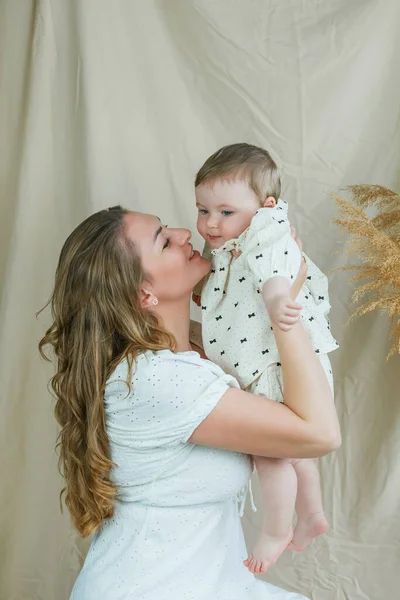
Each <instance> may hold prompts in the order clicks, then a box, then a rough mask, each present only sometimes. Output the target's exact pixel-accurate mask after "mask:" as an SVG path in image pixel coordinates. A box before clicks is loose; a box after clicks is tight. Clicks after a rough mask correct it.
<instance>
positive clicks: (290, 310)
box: [262, 267, 307, 331]
mask: <svg viewBox="0 0 400 600" xmlns="http://www.w3.org/2000/svg"><path fill="white" fill-rule="evenodd" d="M304 269H305V268H304V267H301V269H300V270H299V274H298V276H297V277H296V280H295V282H294V283H293V285H292V286H291V284H290V281H289V280H288V279H286V277H278V276H277V277H272V278H271V279H269V280H268V281H266V282H265V284H264V286H263V290H262V295H263V299H264V304H265V307H266V309H267V312H268V315H269V318H270V319H271V322H272V323H273V324H274V325H276V326H278V327H279V329H282V331H289V330H290V329H291V328H292V327H293V325H294V324H295V323H297V321H298V320H299V318H300V312H301V309H302V306H301V304H298V303H297V302H296V296H297V294H298V293H299V291H300V288H301V285H302V281H303V277H304V273H305V274H306V273H307V271H306V270H305V271H304ZM303 271H304V273H303ZM297 288H298V289H297Z"/></svg>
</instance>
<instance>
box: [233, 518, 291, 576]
mask: <svg viewBox="0 0 400 600" xmlns="http://www.w3.org/2000/svg"><path fill="white" fill-rule="evenodd" d="M292 536H293V530H292V528H290V530H289V531H288V532H287V534H286V535H284V536H272V535H268V534H266V533H264V534H261V536H260V538H259V540H258V542H257V544H256V547H255V548H254V550H253V552H252V554H250V556H249V558H247V559H246V560H245V561H243V564H244V566H245V567H247V568H248V569H249V571H251V573H255V574H256V575H258V574H261V573H265V572H266V570H267V569H268V568H269V567H270V566H271V565H273V564H274V563H276V561H277V560H278V558H279V557H280V556H281V554H283V552H284V551H285V550H286V548H287V546H288V544H289V542H290V540H291V539H292Z"/></svg>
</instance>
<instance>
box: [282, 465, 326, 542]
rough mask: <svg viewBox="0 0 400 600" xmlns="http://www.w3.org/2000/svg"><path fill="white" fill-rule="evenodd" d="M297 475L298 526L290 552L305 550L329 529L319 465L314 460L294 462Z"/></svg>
mask: <svg viewBox="0 0 400 600" xmlns="http://www.w3.org/2000/svg"><path fill="white" fill-rule="evenodd" d="M292 462H293V467H294V470H295V472H296V475H297V499H296V513H297V525H296V527H295V530H294V534H293V540H292V543H291V544H290V546H289V549H290V550H304V548H306V547H307V546H308V544H309V543H310V542H311V541H312V540H313V539H314V538H315V537H317V536H318V535H322V534H323V533H325V532H326V530H327V529H328V521H327V520H326V517H325V514H324V508H323V506H322V495H321V487H320V481H319V473H318V469H317V465H316V464H315V462H314V461H313V460H312V459H307V460H306V459H300V460H293V461H292Z"/></svg>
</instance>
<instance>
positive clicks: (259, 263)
mask: <svg viewBox="0 0 400 600" xmlns="http://www.w3.org/2000/svg"><path fill="white" fill-rule="evenodd" d="M244 254H245V259H246V262H247V267H248V269H249V271H250V272H251V273H252V275H253V278H254V282H255V284H256V285H257V286H258V287H260V288H261V287H262V285H263V284H264V283H265V282H266V281H268V279H271V277H276V276H281V277H286V278H287V279H289V280H293V279H294V277H295V276H296V275H297V272H298V270H299V267H300V263H301V252H300V250H299V247H298V246H297V244H296V242H295V241H294V240H293V238H292V235H291V231H290V223H289V220H288V218H287V214H286V213H285V211H283V210H282V212H280V211H279V209H276V208H275V209H271V208H261V209H259V210H258V211H257V213H256V214H255V216H254V217H253V219H252V222H251V225H250V228H249V232H248V238H247V239H246V244H245V248H244Z"/></svg>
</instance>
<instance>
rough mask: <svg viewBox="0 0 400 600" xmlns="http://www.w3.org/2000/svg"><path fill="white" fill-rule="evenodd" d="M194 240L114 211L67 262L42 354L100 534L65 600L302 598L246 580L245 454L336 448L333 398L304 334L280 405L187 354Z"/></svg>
mask: <svg viewBox="0 0 400 600" xmlns="http://www.w3.org/2000/svg"><path fill="white" fill-rule="evenodd" d="M190 237H191V234H190V232H189V231H188V230H186V229H169V228H167V227H166V226H163V225H162V224H161V223H160V221H159V219H158V218H157V217H154V216H152V215H145V214H141V213H134V212H129V211H127V210H124V209H122V208H120V207H115V208H112V209H109V210H103V211H100V212H98V213H96V214H94V215H92V216H91V217H89V218H88V219H86V221H84V222H83V223H81V224H80V225H79V226H78V227H77V228H76V229H75V231H73V233H72V234H71V235H70V236H69V238H68V239H67V241H66V242H65V244H64V247H63V249H62V252H61V256H60V260H59V264H58V268H57V272H56V280H55V288H54V292H53V295H52V299H51V303H52V311H53V318H54V322H53V324H52V326H51V327H50V329H49V330H48V331H47V333H46V335H45V337H44V338H43V339H42V340H41V342H40V349H41V351H43V347H44V346H45V345H46V344H50V345H52V346H53V347H54V350H55V354H56V356H57V360H58V369H57V374H56V375H55V376H54V378H53V379H52V386H53V389H54V392H55V394H56V397H57V404H56V417H57V419H58V421H59V423H60V425H61V433H60V440H59V442H60V450H61V453H60V463H61V466H62V469H63V473H64V476H65V478H66V504H67V506H68V508H69V511H70V513H71V517H72V520H73V523H74V525H75V527H76V528H77V529H78V530H79V531H80V532H81V534H83V535H88V534H90V533H92V532H95V535H94V538H93V541H92V544H91V547H90V550H89V553H88V555H87V557H86V561H85V564H84V566H83V568H82V571H81V573H80V575H79V577H78V579H77V581H76V584H75V586H74V589H73V591H72V595H71V600H92V599H93V600H94V599H96V600H97V599H99V598H101V599H102V600H128V599H130V600H268V599H269V598H272V597H273V598H276V599H277V600H278V599H280V600H295V599H298V600H300V598H302V597H300V596H299V595H298V594H292V593H289V592H284V591H283V590H279V589H278V588H276V587H274V586H271V585H270V584H266V583H263V582H261V581H258V580H256V579H255V578H254V576H253V575H252V574H250V573H249V571H248V570H247V568H246V567H245V566H243V564H242V561H243V559H244V558H245V556H246V549H245V545H244V539H243V534H242V529H241V525H240V520H239V515H238V495H240V493H243V490H245V489H246V486H247V484H248V481H249V478H250V476H251V471H252V465H251V461H250V459H249V457H248V455H264V456H270V457H291V456H296V457H317V456H321V455H323V454H326V453H328V452H331V451H332V450H334V449H336V448H337V447H338V445H339V443H340V442H339V439H340V433H339V427H338V422H337V417H336V412H335V408H334V405H333V400H332V396H331V393H330V389H329V385H328V382H327V380H326V378H325V375H324V372H323V370H322V368H321V366H320V364H319V361H318V360H317V359H316V357H315V354H314V351H313V349H312V347H311V343H310V342H309V339H308V336H307V334H306V332H305V331H304V330H303V328H302V326H301V324H300V323H297V324H296V325H295V326H294V327H293V329H292V330H291V331H289V332H281V331H279V330H277V331H276V332H275V335H276V339H277V343H278V346H279V350H280V356H281V360H282V367H283V378H284V384H285V405H281V404H278V403H275V402H272V401H268V400H267V399H265V398H260V397H256V396H253V395H252V394H249V393H246V392H243V391H241V390H240V389H238V384H237V383H236V381H235V380H234V379H233V378H232V377H230V376H228V375H226V374H224V373H223V371H222V370H221V369H220V368H219V367H217V366H216V365H214V364H213V363H211V362H209V361H207V360H204V359H203V358H201V357H200V355H199V353H198V352H196V351H194V350H193V348H192V347H191V345H190V342H189V305H190V296H191V292H192V290H193V287H194V286H195V284H196V283H197V282H198V281H199V280H200V279H201V278H202V277H204V275H206V274H207V272H208V271H209V269H210V265H209V263H208V261H207V260H206V259H204V258H202V257H201V256H200V255H199V253H198V252H197V251H195V252H193V248H192V245H191V244H190V242H189V240H190ZM304 277H305V268H304V267H303V268H302V269H301V272H300V273H299V276H298V278H297V280H296V282H295V284H294V287H293V294H292V295H293V297H295V296H296V290H297V291H298V289H299V286H301V284H302V282H303V281H304Z"/></svg>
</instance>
